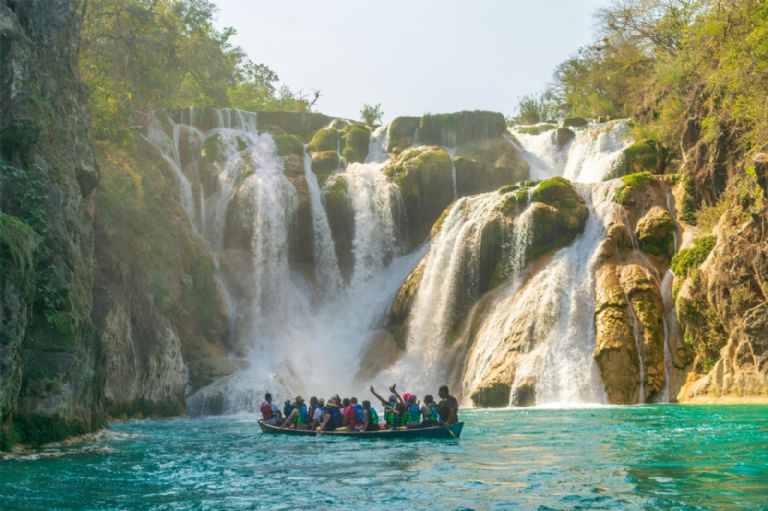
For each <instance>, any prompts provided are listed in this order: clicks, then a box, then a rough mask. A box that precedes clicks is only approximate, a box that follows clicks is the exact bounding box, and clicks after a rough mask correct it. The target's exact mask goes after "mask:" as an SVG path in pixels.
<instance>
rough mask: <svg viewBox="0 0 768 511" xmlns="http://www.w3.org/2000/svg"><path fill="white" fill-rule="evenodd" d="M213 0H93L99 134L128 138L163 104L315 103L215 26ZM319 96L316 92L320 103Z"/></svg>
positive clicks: (90, 72)
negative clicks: (249, 55)
mask: <svg viewBox="0 0 768 511" xmlns="http://www.w3.org/2000/svg"><path fill="white" fill-rule="evenodd" d="M215 12H216V7H215V5H214V4H213V3H212V2H210V1H209V0H88V1H87V2H86V6H85V11H84V19H83V27H82V42H81V45H82V46H81V52H80V55H81V56H80V70H81V75H82V78H83V81H84V82H85V83H86V85H87V86H88V88H89V92H90V94H89V98H90V103H91V115H92V120H93V122H92V124H93V132H94V136H95V137H96V138H100V139H110V140H125V139H128V138H130V136H131V133H132V131H133V129H134V128H137V127H142V126H145V125H146V123H147V121H148V119H149V118H150V117H151V115H152V112H153V111H154V110H155V109H158V108H165V109H173V108H178V107H186V106H198V107H199V106H216V107H233V108H242V109H247V110H257V109H266V110H291V111H306V110H308V109H309V108H310V107H311V105H312V104H313V103H314V102H313V101H312V102H311V101H310V100H309V99H307V98H306V97H305V96H304V95H303V94H301V93H296V92H294V91H291V90H290V89H288V88H287V87H284V86H283V87H278V85H277V84H278V82H279V77H278V75H277V73H275V72H274V71H273V70H272V69H270V68H269V67H268V66H266V65H264V64H257V63H254V62H252V61H251V60H250V59H249V58H248V57H247V56H246V54H245V52H244V51H243V50H242V49H241V48H239V47H237V46H234V45H233V43H232V36H233V35H234V34H235V31H234V29H232V28H225V29H222V30H219V29H217V28H216V27H215V26H214V16H215ZM319 95H320V93H319V92H317V91H314V100H315V101H316V100H317V98H318V97H319Z"/></svg>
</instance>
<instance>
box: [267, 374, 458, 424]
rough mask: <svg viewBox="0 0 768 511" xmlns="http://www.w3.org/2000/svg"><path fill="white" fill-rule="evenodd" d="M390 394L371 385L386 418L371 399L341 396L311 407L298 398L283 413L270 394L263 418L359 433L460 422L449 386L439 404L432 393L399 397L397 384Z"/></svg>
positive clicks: (440, 394)
mask: <svg viewBox="0 0 768 511" xmlns="http://www.w3.org/2000/svg"><path fill="white" fill-rule="evenodd" d="M389 392H390V395H389V398H388V399H384V397H382V396H381V395H380V394H378V393H377V392H376V390H375V389H374V388H373V385H371V393H372V394H373V395H374V397H376V399H378V400H379V402H380V403H381V405H382V407H383V415H379V413H378V412H377V411H376V409H375V408H374V406H372V405H371V402H370V401H368V400H364V401H362V402H358V400H357V398H356V397H351V398H344V399H341V398H340V397H339V395H338V394H335V395H333V396H331V397H330V398H328V400H327V401H326V400H324V399H322V398H321V399H318V398H317V397H315V396H312V397H311V398H310V399H309V404H307V403H306V402H305V401H304V398H302V397H301V396H296V397H295V398H294V399H293V400H290V399H288V400H286V401H285V404H284V406H283V408H282V410H281V409H280V407H279V406H278V405H277V404H276V403H275V402H274V401H273V400H272V395H271V394H270V393H267V394H266V395H265V396H264V403H262V405H261V416H262V420H263V421H264V423H265V424H269V425H272V426H277V427H281V428H292V429H303V430H312V429H314V430H316V431H359V432H362V431H379V430H385V429H403V428H426V427H433V426H442V425H451V424H454V423H456V422H458V420H459V417H458V412H459V402H458V401H457V400H456V398H455V397H453V396H452V395H451V394H450V393H449V392H448V387H447V386H446V385H443V386H442V387H440V389H439V390H438V397H439V398H440V401H439V402H435V400H434V398H433V397H432V395H431V394H427V395H425V396H424V399H423V400H421V401H420V400H419V399H418V397H417V396H416V395H414V394H411V393H408V392H404V393H403V394H402V395H400V394H399V393H398V392H397V386H396V385H392V386H391V387H389Z"/></svg>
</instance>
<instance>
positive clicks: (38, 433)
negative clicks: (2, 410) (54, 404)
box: [11, 415, 86, 446]
mask: <svg viewBox="0 0 768 511" xmlns="http://www.w3.org/2000/svg"><path fill="white" fill-rule="evenodd" d="M11 427H12V428H13V434H14V437H15V438H14V439H15V440H16V441H17V442H22V443H25V444H31V445H36V446H37V445H43V444H47V443H50V442H57V441H59V440H63V439H65V438H69V437H72V436H77V435H82V434H84V433H86V428H85V426H84V425H83V424H82V423H81V422H77V421H65V420H63V419H61V418H60V417H56V416H53V417H45V416H42V415H17V416H14V417H13V419H12V426H11Z"/></svg>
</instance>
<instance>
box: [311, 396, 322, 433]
mask: <svg viewBox="0 0 768 511" xmlns="http://www.w3.org/2000/svg"><path fill="white" fill-rule="evenodd" d="M307 417H309V422H310V423H311V426H312V429H315V428H316V427H318V426H319V425H320V423H321V422H323V406H322V405H321V404H320V400H319V399H317V398H316V397H315V396H312V397H311V398H309V411H308V413H307Z"/></svg>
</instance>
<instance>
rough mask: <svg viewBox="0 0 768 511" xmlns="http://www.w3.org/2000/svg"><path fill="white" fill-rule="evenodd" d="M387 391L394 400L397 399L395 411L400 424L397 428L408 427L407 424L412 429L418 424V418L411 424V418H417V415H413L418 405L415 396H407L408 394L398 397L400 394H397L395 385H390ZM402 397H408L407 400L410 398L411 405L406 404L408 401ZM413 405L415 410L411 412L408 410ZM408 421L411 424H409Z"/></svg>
mask: <svg viewBox="0 0 768 511" xmlns="http://www.w3.org/2000/svg"><path fill="white" fill-rule="evenodd" d="M389 391H390V392H392V394H393V395H394V396H395V398H397V405H396V410H397V415H398V418H399V419H400V424H399V425H398V427H400V428H405V427H408V425H409V424H410V425H411V427H414V425H415V424H418V422H419V421H418V418H417V419H416V422H413V418H412V417H414V416H415V417H418V416H417V415H415V412H417V411H418V409H419V405H418V403H416V396H414V395H412V394H409V393H408V392H406V393H405V394H403V396H400V394H398V393H397V385H392V386H391V387H389ZM404 397H408V399H410V398H411V397H412V398H413V403H408V401H407V400H406V399H404ZM413 405H415V409H414V410H413V411H411V410H410V409H409V408H411V407H413ZM409 420H410V421H411V422H409Z"/></svg>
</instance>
